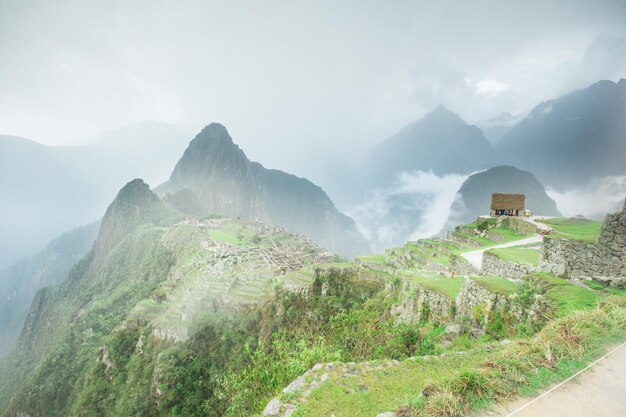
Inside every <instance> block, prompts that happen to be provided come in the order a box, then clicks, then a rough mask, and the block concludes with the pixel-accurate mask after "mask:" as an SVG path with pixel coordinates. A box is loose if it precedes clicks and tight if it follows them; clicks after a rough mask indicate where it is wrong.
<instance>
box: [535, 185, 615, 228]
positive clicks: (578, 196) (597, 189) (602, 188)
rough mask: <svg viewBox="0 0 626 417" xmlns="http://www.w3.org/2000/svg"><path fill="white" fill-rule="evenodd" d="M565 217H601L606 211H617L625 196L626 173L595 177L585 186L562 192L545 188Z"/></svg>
mask: <svg viewBox="0 0 626 417" xmlns="http://www.w3.org/2000/svg"><path fill="white" fill-rule="evenodd" d="M546 192H547V193H548V195H549V196H550V197H551V198H552V199H553V200H554V201H556V205H557V207H558V209H559V211H560V212H561V213H562V214H563V215H564V216H566V217H571V216H576V215H579V214H581V215H583V216H585V217H589V218H594V219H602V218H603V217H604V216H605V215H606V214H607V213H610V212H614V211H619V210H620V209H621V208H622V205H623V204H624V198H625V197H626V175H622V176H608V177H604V178H595V179H593V180H591V181H590V182H589V183H588V184H587V185H586V186H584V187H578V188H573V189H570V190H567V191H564V192H558V191H555V190H551V189H548V190H546Z"/></svg>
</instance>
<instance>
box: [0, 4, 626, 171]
mask: <svg viewBox="0 0 626 417" xmlns="http://www.w3.org/2000/svg"><path fill="white" fill-rule="evenodd" d="M0 57H2V64H0V134H12V135H17V136H23V137H28V138H32V139H34V140H37V141H39V142H42V143H46V144H51V145H57V144H80V143H83V142H86V141H88V140H89V138H90V137H92V136H94V135H96V134H98V133H100V132H102V131H106V130H111V129H116V128H119V127H121V126H124V125H127V124H131V123H137V122H141V121H144V120H159V121H164V122H168V123H174V124H179V125H184V126H189V127H191V128H193V129H195V130H199V129H200V128H201V127H202V126H204V125H206V124H208V123H210V122H214V121H215V122H220V123H222V124H224V125H225V126H226V127H227V128H228V129H229V131H230V133H231V135H232V136H233V138H234V140H235V141H236V142H237V143H239V144H240V145H241V146H242V148H243V149H244V150H245V151H246V153H247V154H248V156H249V157H251V159H254V160H258V161H261V162H263V163H264V164H266V165H267V166H270V167H276V168H281V169H286V170H292V171H293V170H296V169H297V167H298V166H300V165H301V164H303V163H305V162H306V161H308V162H309V163H313V162H311V161H313V160H314V159H315V158H313V157H312V156H317V155H328V156H329V157H332V155H345V154H350V153H354V154H358V153H359V152H361V151H362V150H363V149H368V148H369V147H371V146H372V145H374V144H376V143H378V142H381V141H382V140H384V139H385V138H387V137H389V136H391V135H392V134H393V133H395V132H396V131H397V130H399V129H400V128H401V127H403V126H404V125H406V124H408V123H410V122H411V121H413V120H415V119H418V118H420V117H421V116H423V115H424V114H425V113H427V112H428V111H430V110H432V109H433V108H435V107H436V106H437V105H439V104H445V105H446V106H447V107H449V108H450V109H452V110H453V111H455V112H457V113H458V114H460V115H461V116H462V117H463V118H464V119H466V120H467V121H469V122H472V123H474V122H478V121H481V120H486V119H490V118H492V117H494V116H496V115H498V114H500V113H502V112H510V113H513V114H523V113H524V112H527V111H529V110H530V109H531V108H532V107H533V106H534V105H536V104H538V103H539V102H541V101H542V100H547V99H550V98H553V97H555V96H558V95H560V94H563V93H566V92H569V91H571V90H573V89H577V88H583V87H586V86H587V85H589V84H591V83H593V82H595V81H597V80H600V79H612V80H614V81H617V80H618V79H619V78H622V77H626V2H624V1H623V0H619V1H586V2H582V1H575V0H569V1H550V2H546V1H523V2H522V1H502V0H500V1H454V2H448V1H391V2H382V1H376V2H375V1H362V0H361V1H336V0H335V1H309V2H307V1H298V0H295V1H282V2H277V1H272V0H268V1H262V2H259V1H255V2H253V1H249V2H246V1H222V2H212V1H185V0H179V1H165V0H160V1H159V0H149V1H147V0H134V1H118V0H110V1H105V2H103V1H87V0H83V1H78V0H76V1H70V0H45V1H38V0H14V1H7V0H0Z"/></svg>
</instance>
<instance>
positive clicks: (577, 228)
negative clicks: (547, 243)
mask: <svg viewBox="0 0 626 417" xmlns="http://www.w3.org/2000/svg"><path fill="white" fill-rule="evenodd" d="M542 223H545V224H547V225H548V226H550V227H552V228H553V229H554V230H555V231H556V232H557V233H555V236H558V237H564V238H567V239H572V240H579V241H581V242H587V243H596V242H597V241H598V237H599V236H600V228H601V227H602V222H600V221H597V220H587V219H566V218H564V217H559V218H556V219H548V220H543V221H542Z"/></svg>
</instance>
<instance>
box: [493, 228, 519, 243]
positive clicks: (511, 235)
mask: <svg viewBox="0 0 626 417" xmlns="http://www.w3.org/2000/svg"><path fill="white" fill-rule="evenodd" d="M489 232H491V233H497V234H499V235H502V236H503V237H504V241H503V243H506V242H513V241H515V240H520V239H524V238H526V237H528V235H523V234H521V233H517V232H516V231H515V230H513V229H507V228H505V227H496V228H494V229H489Z"/></svg>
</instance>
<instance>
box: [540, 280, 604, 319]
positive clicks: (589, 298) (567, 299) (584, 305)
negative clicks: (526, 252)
mask: <svg viewBox="0 0 626 417" xmlns="http://www.w3.org/2000/svg"><path fill="white" fill-rule="evenodd" d="M534 275H535V276H536V277H538V278H539V279H540V280H541V281H542V282H543V283H545V285H546V286H547V292H546V295H547V297H548V299H549V300H550V302H551V303H552V305H554V306H555V307H556V312H555V315H556V317H563V316H567V315H569V314H571V313H573V312H574V311H588V310H593V309H594V308H595V307H596V306H597V305H598V301H599V299H600V297H599V296H598V295H597V294H595V293H594V292H593V291H592V290H589V289H587V288H585V287H581V286H577V285H574V284H572V283H571V282H569V281H568V280H566V279H562V278H557V277H555V276H554V275H552V274H549V273H545V272H541V273H536V274H534Z"/></svg>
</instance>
